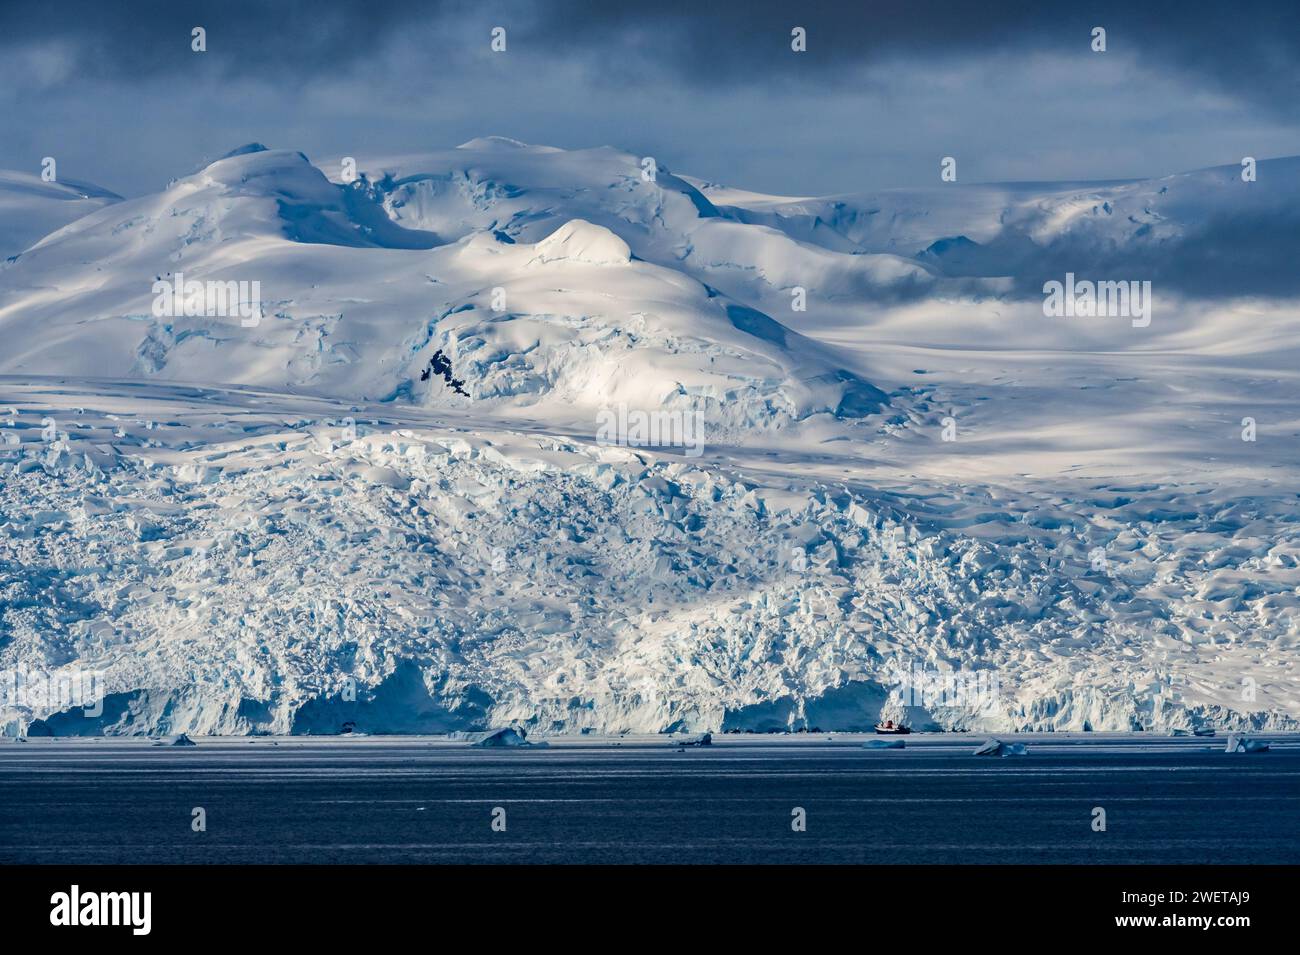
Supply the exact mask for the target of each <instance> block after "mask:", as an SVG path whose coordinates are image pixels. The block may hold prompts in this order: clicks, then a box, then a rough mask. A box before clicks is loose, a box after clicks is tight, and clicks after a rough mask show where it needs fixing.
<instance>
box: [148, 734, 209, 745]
mask: <svg viewBox="0 0 1300 955" xmlns="http://www.w3.org/2000/svg"><path fill="white" fill-rule="evenodd" d="M154 745H155V746H198V745H199V744H198V743H196V742H194V740H192V739H190V738H189V736H187V735H186V734H184V733H177V734H176V735H175V736H169V737H168V738H167V739H160V740H158V741H157V742H156V743H154Z"/></svg>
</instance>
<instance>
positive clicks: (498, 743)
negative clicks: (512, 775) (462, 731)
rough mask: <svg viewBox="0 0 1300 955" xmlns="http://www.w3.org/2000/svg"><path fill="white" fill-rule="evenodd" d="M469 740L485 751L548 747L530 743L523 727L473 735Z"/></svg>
mask: <svg viewBox="0 0 1300 955" xmlns="http://www.w3.org/2000/svg"><path fill="white" fill-rule="evenodd" d="M468 739H469V743H470V745H471V746H478V747H481V748H483V749H497V748H503V747H525V746H533V747H541V746H545V745H546V744H545V743H530V742H528V733H527V732H526V731H525V730H524V728H523V727H522V726H507V727H505V728H504V729H499V730H491V731H490V732H487V733H472V734H470V735H469V737H468Z"/></svg>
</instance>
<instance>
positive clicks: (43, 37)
mask: <svg viewBox="0 0 1300 955" xmlns="http://www.w3.org/2000/svg"><path fill="white" fill-rule="evenodd" d="M498 25H500V26H505V27H506V28H507V30H508V36H509V55H507V56H498V55H496V54H493V53H491V52H490V51H489V48H488V43H489V31H490V30H491V29H492V27H494V26H498ZM195 26H203V27H204V28H205V29H206V30H207V40H208V49H207V52H206V53H204V54H202V55H196V54H195V53H193V52H191V50H190V30H191V29H192V28H193V27H195ZM793 26H802V27H805V28H807V30H808V44H809V46H808V52H807V53H806V54H795V53H793V52H792V51H791V50H790V29H791V27H793ZM1094 26H1104V27H1105V28H1106V29H1107V31H1108V36H1107V40H1108V53H1107V54H1105V55H1096V54H1092V53H1091V52H1090V51H1089V41H1090V31H1091V29H1092V28H1093V27H1094ZM1298 46H1300V0H1286V2H1278V3H1267V4H1246V5H1241V4H1237V5H1229V4H1210V3H1205V2H1203V0H1192V2H1179V3H1172V2H1168V0H1142V2H1139V0H1125V2H1123V3H1120V2H1115V0H1097V2H1089V3H1053V2H1050V0H1046V2H1022V0H1001V2H993V0H945V2H938V0H907V2H903V0H852V2H849V0H846V2H843V3H825V2H811V3H808V2H789V3H777V2H773V0H726V2H722V3H719V2H709V0H695V2H691V3H683V2H679V0H658V2H656V0H645V2H629V0H534V2H519V0H366V2H357V0H258V2H251V0H134V2H132V0H47V2H43V3H34V2H22V0H0V75H2V76H3V77H4V80H5V82H4V83H0V167H2V168H12V169H18V170H32V169H34V168H39V165H40V163H41V160H42V157H45V156H57V157H58V158H59V164H60V171H61V173H63V174H66V175H68V176H69V177H73V178H82V179H85V180H88V181H92V182H97V183H99V184H101V185H103V186H105V187H107V188H111V189H113V191H115V192H120V193H123V194H138V193H140V192H142V191H150V190H153V189H156V188H158V187H159V186H161V185H162V184H163V183H165V182H166V181H167V180H168V179H169V178H170V177H172V176H175V175H183V174H185V173H187V172H189V171H191V170H192V169H194V168H196V167H197V166H198V165H201V164H202V163H203V162H205V161H207V160H210V159H212V158H215V157H216V156H218V155H221V154H223V153H225V152H227V151H229V150H230V149H232V148H234V147H236V146H239V145H241V144H242V143H246V142H250V141H254V140H256V141H261V142H265V143H267V144H268V145H270V146H284V147H290V148H293V149H300V150H303V151H305V152H306V153H307V154H308V155H310V156H312V157H313V159H319V158H322V157H331V156H333V157H338V156H343V155H364V154H366V153H371V154H374V153H390V154H391V153H395V152H424V151H428V150H431V149H437V148H445V147H448V146H452V145H455V144H456V143H458V142H462V141H464V140H466V139H470V138H473V137H476V136H481V135H485V134H493V133H496V134H503V135H507V136H513V137H515V138H518V139H522V140H525V141H528V142H534V143H544V144H547V145H554V146H560V147H563V148H584V147H589V146H598V145H603V144H609V145H613V146H617V147H620V148H623V149H626V150H628V151H631V152H634V153H638V154H641V155H654V156H656V157H657V158H659V159H660V160H661V161H662V162H663V163H665V164H666V165H669V166H670V167H672V168H675V169H679V170H680V171H682V172H684V173H688V174H692V175H698V176H701V177H704V178H709V179H717V180H725V181H727V182H730V183H732V184H735V185H743V186H745V187H747V188H752V189H758V190H762V191H768V192H775V193H779V194H786V195H796V194H797V195H808V194H828V193H834V192H852V191H863V190H867V189H875V188H885V187H889V186H907V185H920V184H926V183H930V182H932V181H934V179H935V177H936V175H937V172H936V170H937V168H938V165H937V162H938V158H939V157H942V156H947V155H959V156H960V157H961V163H962V164H961V169H962V175H963V179H964V180H965V181H980V180H984V181H989V180H1004V179H1116V178H1127V177H1142V176H1152V175H1162V174H1167V173H1170V172H1178V171H1183V170H1187V169H1192V168H1197V167H1200V166H1209V165H1215V164H1220V163H1228V162H1236V161H1237V160H1238V159H1239V158H1240V157H1241V156H1245V155H1254V156H1261V157H1263V156H1277V155H1291V154H1295V153H1297V152H1300V123H1297V122H1296V119H1297V118H1298V117H1300V88H1298V86H1297V84H1298V83H1300V79H1298V78H1300V50H1298V49H1297V47H1298Z"/></svg>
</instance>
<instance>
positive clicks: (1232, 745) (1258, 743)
mask: <svg viewBox="0 0 1300 955" xmlns="http://www.w3.org/2000/svg"><path fill="white" fill-rule="evenodd" d="M1224 752H1225V753H1266V752H1268V743H1265V742H1264V741H1263V740H1260V739H1251V738H1250V737H1249V736H1238V735H1237V734H1236V733H1233V734H1232V735H1231V736H1229V737H1228V748H1227V749H1225V750H1224Z"/></svg>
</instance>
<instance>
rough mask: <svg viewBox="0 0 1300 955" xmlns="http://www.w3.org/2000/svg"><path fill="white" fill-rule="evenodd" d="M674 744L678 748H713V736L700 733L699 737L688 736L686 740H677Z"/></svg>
mask: <svg viewBox="0 0 1300 955" xmlns="http://www.w3.org/2000/svg"><path fill="white" fill-rule="evenodd" d="M673 742H674V743H675V744H676V745H678V746H712V745H713V734H712V733H700V734H699V735H698V736H688V737H686V738H685V739H675V740H673Z"/></svg>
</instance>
